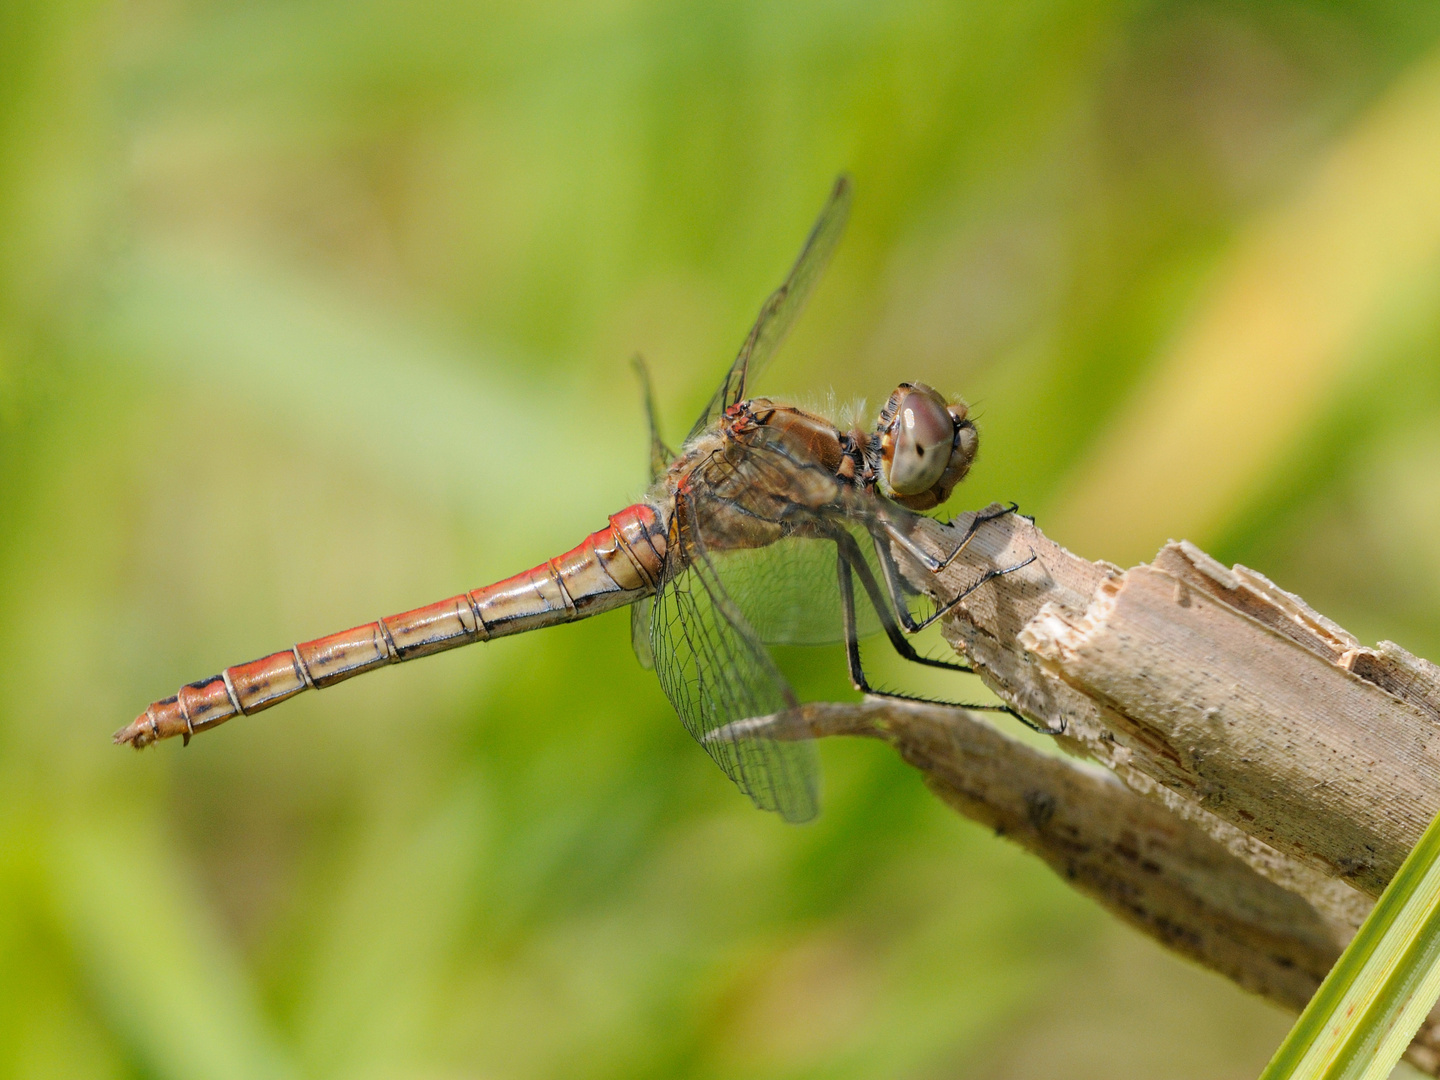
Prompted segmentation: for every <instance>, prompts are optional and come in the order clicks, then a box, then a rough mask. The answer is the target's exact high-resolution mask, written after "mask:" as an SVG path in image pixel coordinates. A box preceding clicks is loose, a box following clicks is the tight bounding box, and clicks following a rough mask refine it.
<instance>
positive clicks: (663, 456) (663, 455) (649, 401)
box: [631, 353, 675, 666]
mask: <svg viewBox="0 0 1440 1080" xmlns="http://www.w3.org/2000/svg"><path fill="white" fill-rule="evenodd" d="M631 363H632V364H634V366H635V374H636V375H637V376H638V377H639V379H640V395H641V397H642V398H643V399H644V402H645V419H646V421H647V422H648V423H649V425H650V482H651V483H652V484H653V483H654V482H655V481H656V480H658V479H660V475H661V474H662V473H663V472H664V471H665V470H666V469H667V468H669V467H670V462H672V461H674V460H675V451H674V450H671V449H670V447H668V446H666V445H665V440H664V439H662V438H661V437H660V425H659V423H658V421H656V419H655V391H654V390H653V389H652V387H651V386H650V368H649V366H648V365H646V363H645V358H644V357H643V356H641V355H640V354H639V353H636V354H635V358H634V359H633V360H632V361H631ZM647 666H648V665H647Z"/></svg>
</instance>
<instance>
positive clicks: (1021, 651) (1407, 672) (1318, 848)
mask: <svg viewBox="0 0 1440 1080" xmlns="http://www.w3.org/2000/svg"><path fill="white" fill-rule="evenodd" d="M969 522H970V517H969V516H966V517H962V518H960V519H957V521H956V522H954V523H953V524H952V525H951V526H949V527H946V526H942V525H939V524H938V523H936V524H934V527H933V528H930V529H927V531H926V533H925V535H924V537H923V542H924V543H925V545H926V546H928V547H929V548H930V549H931V550H932V551H934V552H935V553H936V554H944V553H948V552H949V551H951V550H953V549H954V547H955V544H956V543H957V542H958V541H959V539H960V537H961V536H963V535H964V529H965V527H966V526H967V525H968V524H969ZM1032 553H1033V554H1034V555H1035V556H1036V559H1035V561H1034V562H1033V563H1031V564H1030V565H1029V566H1026V567H1024V568H1023V569H1019V570H1016V571H1015V572H1014V573H1010V574H1007V575H1005V576H1003V577H1000V578H997V579H996V580H994V581H992V582H990V583H988V584H986V585H985V586H983V587H982V588H980V589H978V590H977V591H976V592H975V593H973V594H972V595H971V596H969V597H968V598H967V599H965V600H964V601H962V602H961V603H960V604H959V605H958V606H957V607H956V608H955V610H954V611H953V612H952V613H951V614H950V615H948V616H947V618H946V620H945V633H946V637H947V639H948V640H949V641H950V642H951V644H952V645H954V647H955V648H956V649H957V651H959V652H960V653H962V654H964V655H965V656H966V657H968V658H969V659H970V660H971V662H972V663H973V664H974V665H975V667H976V669H977V670H978V671H979V672H980V674H981V676H982V678H983V679H984V680H985V682H986V684H987V685H988V686H990V688H991V689H993V690H994V691H995V693H997V694H998V695H999V696H1000V697H1001V698H1002V699H1004V700H1005V701H1006V702H1008V703H1009V704H1011V705H1012V706H1013V707H1014V708H1016V709H1017V710H1018V711H1020V712H1022V713H1023V714H1025V715H1026V716H1027V717H1029V718H1030V719H1031V720H1033V721H1035V722H1036V723H1038V724H1040V725H1042V726H1045V727H1048V728H1050V729H1051V730H1054V731H1057V732H1058V734H1057V735H1056V736H1055V738H1056V741H1057V743H1059V744H1060V745H1061V747H1063V748H1064V749H1065V750H1067V751H1069V752H1070V753H1072V754H1075V755H1079V756H1083V757H1088V758H1090V759H1092V760H1093V761H1096V762H1099V763H1101V764H1102V765H1104V766H1105V767H1106V769H1105V771H1101V770H1097V769H1096V768H1095V767H1094V766H1093V765H1082V764H1079V763H1077V762H1073V761H1069V760H1065V759H1061V758H1055V757H1050V756H1046V755H1043V754H1039V753H1036V752H1035V751H1034V750H1032V749H1030V748H1029V747H1027V746H1025V745H1024V744H1022V743H1020V742H1018V741H1017V740H1015V739H1012V738H1009V737H1008V736H1006V735H1004V734H1002V733H1000V732H998V731H996V730H995V729H994V728H992V727H990V726H989V725H987V724H984V723H981V722H980V721H977V720H975V719H974V718H972V717H971V716H970V715H969V714H967V713H964V712H962V711H960V710H952V709H942V708H929V707H910V706H906V705H904V704H901V703H896V702H890V701H881V700H878V699H872V700H869V701H866V702H864V703H862V704H860V705H855V706H844V705H838V706H833V705H832V706H807V707H806V708H805V709H804V710H802V713H801V715H799V716H795V717H790V718H788V719H784V720H780V719H778V718H777V721H776V723H777V724H779V725H781V726H784V725H797V724H798V725H799V726H800V727H801V728H804V729H806V730H808V731H810V732H813V733H815V734H831V733H849V734H867V735H876V736H880V737H883V738H885V739H886V740H887V741H889V742H890V743H891V744H892V745H893V746H894V747H895V748H896V749H897V750H898V751H899V753H900V754H901V755H902V756H903V757H904V758H905V759H906V760H907V761H909V762H910V763H911V764H913V765H915V766H916V767H917V768H919V769H921V770H923V771H924V772H925V774H926V777H927V780H928V782H929V783H930V785H931V786H932V788H934V790H935V791H936V792H937V793H938V794H940V796H941V797H942V798H944V799H945V800H946V801H947V802H948V803H949V804H950V805H951V806H953V807H955V809H957V810H958V811H960V812H961V813H963V814H966V815H967V816H970V817H973V818H975V819H976V820H978V821H981V822H983V823H985V824H986V825H989V826H992V827H994V828H997V829H999V830H1001V831H1003V832H1004V833H1006V834H1007V835H1009V836H1010V837H1011V838H1013V839H1015V840H1016V841H1017V842H1019V843H1020V844H1021V845H1023V846H1024V847H1026V848H1027V849H1029V850H1030V851H1032V852H1034V853H1035V854H1037V855H1039V856H1040V857H1041V858H1043V859H1045V861H1046V862H1048V863H1049V864H1050V865H1051V866H1052V867H1054V868H1055V869H1056V870H1057V871H1059V872H1061V873H1063V874H1064V875H1065V876H1066V877H1067V878H1068V879H1069V880H1070V881H1071V882H1072V883H1074V884H1075V885H1076V887H1077V888H1080V889H1081V890H1082V891H1085V892H1086V893H1088V894H1090V895H1091V896H1093V897H1095V898H1096V899H1097V900H1099V901H1100V902H1101V903H1102V904H1104V905H1105V906H1106V907H1107V908H1109V909H1110V910H1111V911H1113V912H1115V913H1116V914H1118V915H1120V916H1121V917H1123V918H1125V919H1127V920H1128V921H1130V922H1131V923H1133V924H1134V925H1136V926H1138V927H1139V928H1140V929H1142V930H1144V931H1145V932H1147V933H1149V934H1151V935H1152V936H1154V937H1155V938H1157V939H1159V940H1160V941H1161V942H1163V943H1164V944H1166V945H1168V946H1170V947H1171V948H1173V949H1176V950H1177V951H1179V952H1181V953H1183V954H1184V955H1186V956H1189V957H1191V958H1192V959H1195V960H1197V961H1199V962H1200V963H1202V964H1205V965H1206V966H1208V967H1211V968H1213V969H1214V970H1216V971H1218V972H1220V973H1222V974H1224V975H1226V976H1227V977H1229V978H1231V979H1233V980H1234V981H1235V982H1237V983H1239V984H1240V985H1242V986H1244V987H1246V988H1247V989H1250V990H1253V991H1256V992H1258V993H1261V994H1264V995H1265V996H1266V997H1269V998H1271V999H1273V1000H1275V1001H1277V1002H1279V1003H1281V1004H1284V1005H1287V1006H1289V1007H1291V1008H1295V1009H1298V1008H1300V1007H1301V1006H1303V1004H1304V1003H1305V1002H1306V1001H1307V1000H1308V998H1309V996H1310V994H1311V993H1312V992H1313V991H1314V989H1315V988H1316V987H1317V986H1318V985H1319V982H1320V980H1321V979H1322V978H1323V976H1324V974H1325V972H1326V971H1327V970H1328V968H1329V966H1330V964H1331V963H1332V962H1333V960H1334V958H1335V957H1336V956H1338V955H1339V952H1340V949H1341V948H1342V947H1343V946H1344V944H1345V943H1346V942H1347V941H1348V940H1349V938H1350V936H1351V935H1352V934H1353V932H1354V930H1355V928H1356V927H1357V926H1358V925H1359V923H1360V921H1361V920H1362V919H1363V918H1364V916H1365V914H1366V912H1367V911H1368V910H1369V908H1370V906H1371V905H1372V904H1373V899H1374V897H1376V896H1378V895H1379V894H1380V892H1381V890H1382V889H1383V888H1384V887H1385V884H1386V882H1388V881H1389V880H1390V877H1391V876H1392V875H1393V874H1394V872H1395V871H1396V870H1397V869H1398V868H1399V866H1400V863H1401V861H1402V860H1403V859H1404V857H1405V855H1406V853H1407V852H1408V851H1409V850H1410V848H1411V847H1412V846H1413V845H1414V843H1415V842H1416V841H1417V840H1418V839H1419V838H1420V834H1421V833H1422V832H1423V831H1424V829H1425V827H1426V825H1427V824H1428V823H1429V822H1430V820H1431V818H1432V817H1434V815H1435V814H1436V812H1437V811H1440V738H1437V736H1440V668H1437V667H1436V666H1435V665H1433V664H1431V663H1429V662H1428V661H1425V660H1421V659H1419V658H1417V657H1414V656H1411V655H1410V654H1409V653H1407V652H1405V650H1403V649H1401V648H1400V647H1399V646H1397V645H1394V644H1392V643H1390V642H1383V643H1381V645H1380V646H1379V647H1378V648H1373V649H1372V648H1367V647H1365V646H1363V645H1361V644H1360V642H1358V641H1357V640H1356V639H1355V638H1354V637H1352V636H1351V635H1350V634H1348V633H1347V632H1346V631H1344V630H1342V629H1341V628H1340V627H1338V626H1336V625H1335V624H1334V623H1332V622H1331V621H1330V620H1328V619H1326V618H1324V617H1323V616H1322V615H1320V614H1318V613H1316V612H1314V611H1312V610H1311V609H1310V608H1309V607H1307V606H1306V605H1305V604H1304V602H1302V601H1301V600H1299V599H1298V598H1297V597H1295V596H1292V595H1291V594H1289V593H1286V592H1284V591H1283V590H1281V589H1279V588H1277V587H1276V586H1275V585H1274V584H1272V583H1271V582H1270V581H1268V580H1267V579H1266V578H1264V577H1263V576H1261V575H1260V574H1257V573H1255V572H1254V571H1251V570H1247V569H1245V568H1244V567H1240V566H1236V567H1234V568H1233V569H1227V568H1226V567H1224V566H1222V565H1220V564H1219V563H1217V562H1216V561H1215V560H1213V559H1211V558H1210V557H1209V556H1207V555H1206V554H1204V553H1203V552H1201V551H1200V550H1198V549H1197V548H1195V547H1194V546H1193V545H1190V544H1188V543H1178V544H1176V543H1172V544H1169V545H1167V546H1166V547H1165V548H1164V549H1162V550H1161V552H1160V554H1159V555H1158V556H1157V557H1156V559H1155V561H1154V562H1152V563H1149V564H1146V565H1142V566H1137V567H1134V568H1132V569H1130V570H1124V571H1122V570H1120V569H1119V568H1118V567H1114V566H1110V565H1107V564H1103V563H1092V562H1088V561H1087V560H1085V559H1081V558H1077V557H1076V556H1074V555H1072V554H1070V553H1069V552H1068V551H1066V550H1065V549H1064V548H1062V547H1060V546H1059V545H1057V544H1055V543H1054V542H1053V541H1051V540H1049V539H1048V538H1046V537H1045V536H1044V534H1042V533H1041V532H1040V531H1039V530H1038V529H1036V528H1035V526H1034V524H1033V523H1032V522H1030V521H1029V520H1027V519H1025V518H1023V517H1019V516H1017V515H1009V516H1005V517H1000V518H997V519H995V520H993V521H989V522H986V523H983V524H981V525H980V527H979V530H978V531H977V532H976V534H975V536H974V539H973V540H972V541H971V543H970V544H969V545H968V547H967V548H966V550H965V551H964V552H963V553H962V554H961V556H960V557H959V558H958V559H956V560H955V562H954V563H953V564H952V565H951V566H950V567H949V568H948V569H947V570H946V571H945V572H944V573H943V574H942V576H941V581H940V585H941V592H942V594H943V593H944V592H946V591H947V590H948V593H949V595H950V596H954V595H956V594H958V593H959V592H961V591H963V589H964V588H965V587H966V586H967V585H968V584H970V583H971V582H974V581H975V580H977V578H978V577H979V575H981V574H983V573H985V572H986V571H987V570H992V569H996V568H1002V567H1009V566H1013V565H1015V564H1016V563H1019V562H1022V561H1023V560H1025V559H1026V558H1028V557H1029V556H1030V555H1031V554H1032ZM897 557H899V558H901V559H902V563H903V562H904V556H903V555H901V554H900V553H899V552H898V551H897ZM913 580H914V582H915V584H916V585H917V586H918V587H922V588H927V587H928V588H934V582H933V580H927V575H925V574H923V573H922V572H920V571H919V570H918V568H917V569H916V570H915V571H914V574H913ZM1408 1056H1409V1058H1410V1060H1411V1061H1412V1062H1413V1063H1414V1064H1416V1065H1418V1066H1419V1067H1421V1068H1423V1069H1425V1070H1427V1071H1428V1072H1431V1073H1440V1011H1437V1013H1432V1014H1431V1017H1430V1019H1429V1020H1428V1021H1427V1023H1426V1026H1425V1027H1424V1028H1422V1029H1421V1031H1420V1034H1419V1035H1418V1036H1417V1037H1416V1040H1415V1042H1414V1043H1413V1044H1412V1045H1411V1048H1410V1051H1409V1055H1408Z"/></svg>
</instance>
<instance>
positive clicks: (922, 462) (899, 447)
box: [876, 383, 980, 510]
mask: <svg viewBox="0 0 1440 1080" xmlns="http://www.w3.org/2000/svg"><path fill="white" fill-rule="evenodd" d="M968 411H969V407H968V406H967V405H966V404H965V402H963V401H955V402H953V403H952V402H947V401H946V400H945V399H944V398H943V397H941V396H940V394H939V393H938V392H936V391H935V390H932V389H931V388H930V387H928V386H926V385H925V384H924V383H901V384H900V385H899V386H898V387H896V388H895V392H894V393H893V394H891V395H890V400H889V401H888V402H886V403H885V408H884V409H882V410H881V411H880V421H879V423H878V424H877V425H876V435H877V436H878V437H879V441H880V464H881V472H882V475H883V476H884V478H885V485H884V486H885V489H886V494H888V495H889V496H890V497H891V498H893V499H894V500H895V501H896V502H898V503H899V504H900V505H901V506H906V507H909V508H910V509H911V510H929V509H930V508H931V507H934V506H939V505H940V504H941V503H943V502H944V501H945V500H946V499H948V498H950V492H951V491H953V490H954V489H955V485H956V484H958V483H959V482H960V481H961V480H963V479H964V478H965V474H966V473H967V472H969V471H970V463H971V462H972V461H974V460H975V451H976V450H977V449H978V448H979V445H980V437H979V435H978V434H977V433H976V431H975V425H974V424H972V423H971V422H970V420H969V418H968V417H967V415H966V414H967V413H968Z"/></svg>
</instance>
